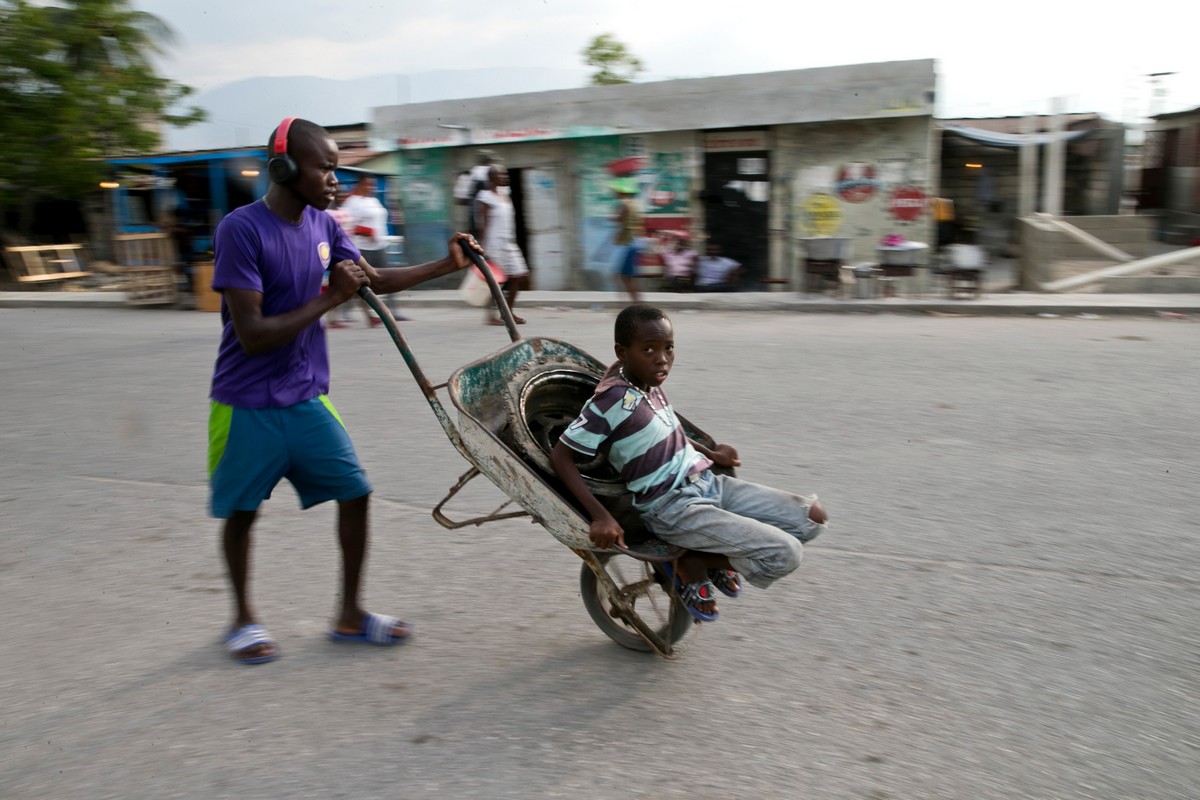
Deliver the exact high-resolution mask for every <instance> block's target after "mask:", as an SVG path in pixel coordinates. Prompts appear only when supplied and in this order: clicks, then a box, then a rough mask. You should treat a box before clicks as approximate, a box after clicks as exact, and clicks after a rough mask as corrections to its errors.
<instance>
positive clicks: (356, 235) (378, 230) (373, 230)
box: [342, 175, 408, 326]
mask: <svg viewBox="0 0 1200 800" xmlns="http://www.w3.org/2000/svg"><path fill="white" fill-rule="evenodd" d="M342 210H343V211H344V212H345V215H346V216H345V230H346V231H347V232H349V234H350V241H352V242H353V243H354V246H355V247H357V248H358V252H360V253H362V256H363V258H365V259H366V260H367V263H368V264H370V265H371V266H372V267H374V268H375V269H387V267H388V256H387V222H388V211H387V209H386V208H384V205H383V203H381V202H379V198H378V197H376V196H375V179H374V178H373V177H371V176H370V175H364V176H363V177H362V179H361V180H359V182H358V185H356V186H355V187H354V189H352V190H351V192H350V194H349V195H348V196H347V197H346V202H345V203H343V204H342ZM386 300H387V301H388V310H390V311H391V312H392V316H393V317H395V318H396V320H397V321H403V320H407V319H408V317H406V316H404V315H403V314H401V313H400V310H399V308H398V307H397V305H396V301H395V300H394V299H393V298H390V297H389V298H386ZM363 308H364V309H366V314H367V321H368V323H369V324H370V325H372V326H375V325H381V324H383V320H381V319H379V318H378V317H376V316H375V315H374V314H373V313H372V312H371V310H370V309H369V308H367V306H366V302H365V301H364V303H363Z"/></svg>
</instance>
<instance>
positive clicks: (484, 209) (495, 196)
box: [475, 164, 529, 325]
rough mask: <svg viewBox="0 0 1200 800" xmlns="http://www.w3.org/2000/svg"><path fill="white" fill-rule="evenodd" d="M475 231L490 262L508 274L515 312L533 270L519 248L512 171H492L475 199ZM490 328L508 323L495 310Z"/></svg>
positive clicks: (506, 289) (509, 295)
mask: <svg viewBox="0 0 1200 800" xmlns="http://www.w3.org/2000/svg"><path fill="white" fill-rule="evenodd" d="M475 229H476V233H475V235H476V238H477V239H478V240H479V243H480V244H481V245H482V246H483V252H484V253H485V254H486V255H487V260H488V261H491V262H492V263H493V264H495V265H496V266H498V267H500V269H502V270H504V274H505V275H507V276H508V279H507V280H506V281H505V282H504V298H505V299H506V300H507V301H508V307H509V308H510V309H511V308H513V306H515V305H516V302H517V292H518V291H520V289H522V288H523V287H524V286H525V283H526V282H527V281H528V279H529V267H528V266H527V265H526V264H525V256H523V255H521V248H520V247H518V246H517V225H516V219H515V213H514V210H513V204H512V196H511V195H510V194H509V185H508V170H506V169H505V168H504V167H502V166H500V165H498V164H497V165H493V166H492V168H491V169H489V170H488V181H487V185H486V186H484V187H483V188H482V189H480V190H479V193H478V194H476V195H475ZM513 319H514V320H515V321H516V322H517V324H518V325H521V324H524V322H525V320H523V319H521V318H520V317H518V316H517V315H516V314H513ZM487 324H488V325H503V324H504V321H503V320H502V319H500V317H499V316H497V315H496V312H495V310H492V311H491V312H489V314H488V318H487Z"/></svg>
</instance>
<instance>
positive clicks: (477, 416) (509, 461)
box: [447, 338, 605, 550]
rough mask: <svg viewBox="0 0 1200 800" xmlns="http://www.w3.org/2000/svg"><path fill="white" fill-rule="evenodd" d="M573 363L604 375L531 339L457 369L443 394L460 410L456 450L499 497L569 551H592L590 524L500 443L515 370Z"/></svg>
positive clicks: (551, 342)
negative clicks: (541, 362) (539, 362)
mask: <svg viewBox="0 0 1200 800" xmlns="http://www.w3.org/2000/svg"><path fill="white" fill-rule="evenodd" d="M542 358H555V359H560V360H562V361H564V362H576V363H578V364H579V365H580V366H581V368H582V367H584V366H590V368H591V371H595V370H599V371H600V372H603V371H604V369H605V365H604V364H601V363H600V362H599V361H597V360H596V359H594V358H593V357H592V356H590V355H588V354H587V353H586V352H584V351H582V350H580V349H578V348H576V347H574V346H572V345H570V344H567V343H566V342H562V341H559V340H557V339H548V338H531V339H520V340H518V341H516V342H513V343H512V344H510V345H509V346H507V347H505V348H504V349H503V350H499V351H497V352H495V353H493V354H491V355H490V356H487V357H486V358H482V359H480V360H478V361H475V362H473V363H470V364H467V365H466V366H464V367H461V368H459V369H458V370H456V371H455V372H454V374H452V375H451V376H450V380H449V381H448V383H447V391H448V393H449V395H450V400H451V402H452V403H453V404H454V407H455V408H456V409H457V410H458V431H459V436H460V438H461V441H462V446H461V447H460V448H459V449H460V452H462V455H463V457H464V458H466V459H467V461H469V462H470V463H471V465H472V466H474V467H475V468H476V469H478V470H479V471H480V472H481V473H482V474H483V475H485V476H487V478H488V479H489V480H490V481H491V482H492V483H494V484H495V485H496V488H498V489H499V490H500V491H501V492H503V493H504V494H506V495H508V496H509V497H511V498H512V499H513V500H514V501H516V502H517V504H518V505H520V506H521V508H523V509H524V510H525V511H527V512H529V514H531V515H532V516H533V517H534V518H535V519H536V520H537V521H539V522H540V523H541V524H542V525H543V526H544V527H545V528H546V530H548V531H549V532H550V534H551V535H552V536H554V538H556V539H558V540H559V541H560V542H562V543H563V544H565V545H566V546H567V547H570V548H573V549H577V550H594V549H595V548H594V547H593V546H592V544H591V542H590V541H589V539H588V522H587V521H586V520H585V519H584V518H583V517H582V516H581V515H580V513H579V512H578V511H577V510H576V509H575V508H574V507H573V506H572V505H571V504H570V503H568V502H567V501H566V500H565V499H563V498H562V497H561V496H560V495H559V494H558V492H557V491H555V490H554V489H553V488H552V487H551V486H550V485H549V484H548V483H547V482H546V480H545V479H544V478H543V477H542V476H541V475H540V474H538V472H537V471H535V470H534V469H533V468H532V467H531V466H530V465H529V464H527V463H526V462H525V460H524V459H522V458H521V457H520V456H519V455H518V454H517V453H515V452H514V451H513V450H512V449H511V448H510V447H509V446H508V445H507V444H505V443H504V441H503V440H502V439H501V438H500V433H501V431H502V430H503V429H504V426H505V425H507V424H509V420H508V413H507V410H506V408H505V403H504V396H505V393H506V391H507V390H508V382H509V379H510V378H511V376H512V375H514V374H515V373H516V372H517V371H518V370H519V368H520V367H521V366H522V365H524V364H526V363H528V362H530V361H533V360H535V359H542Z"/></svg>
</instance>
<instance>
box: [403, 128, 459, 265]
mask: <svg viewBox="0 0 1200 800" xmlns="http://www.w3.org/2000/svg"><path fill="white" fill-rule="evenodd" d="M403 172H404V180H403V181H402V182H401V195H402V197H403V198H404V216H405V242H404V245H405V250H406V254H407V256H408V259H409V263H412V264H419V263H421V262H423V261H433V260H434V259H437V258H440V257H441V256H442V255H443V254H445V252H446V239H447V238H449V236H450V223H449V220H450V204H449V190H448V187H446V186H445V185H444V182H445V174H446V154H445V152H444V151H441V150H423V151H421V152H418V153H411V152H410V153H406V154H405V156H404V168H403Z"/></svg>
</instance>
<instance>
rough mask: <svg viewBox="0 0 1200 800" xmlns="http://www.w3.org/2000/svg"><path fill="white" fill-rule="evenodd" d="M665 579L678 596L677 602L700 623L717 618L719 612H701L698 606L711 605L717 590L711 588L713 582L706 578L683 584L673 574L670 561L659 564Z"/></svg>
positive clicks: (713, 587) (673, 570)
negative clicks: (672, 586) (702, 604)
mask: <svg viewBox="0 0 1200 800" xmlns="http://www.w3.org/2000/svg"><path fill="white" fill-rule="evenodd" d="M659 566H660V567H661V568H662V571H663V573H664V574H666V576H667V579H668V580H670V581H671V583H672V584H673V585H674V586H675V592H676V593H677V594H678V595H679V601H680V602H681V603H683V607H684V608H686V609H687V612H688V613H689V614H691V615H692V616H693V617H695V618H696V619H698V620H700V621H701V622H713V621H715V620H716V618H717V617H718V616H720V612H719V611H712V612H711V613H710V612H708V611H701V610H700V609H699V605H700V604H701V603H711V602H713V601H714V598H715V597H716V596H717V589H716V587H715V586H713V582H712V581H710V580H709V579H708V578H705V579H704V580H701V581H694V582H692V583H684V582H683V581H681V580H680V579H679V576H678V575H676V574H675V568H674V567H673V566H672V565H671V562H670V561H664V562H663V563H661V564H659Z"/></svg>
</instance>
